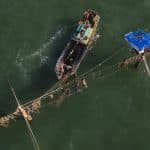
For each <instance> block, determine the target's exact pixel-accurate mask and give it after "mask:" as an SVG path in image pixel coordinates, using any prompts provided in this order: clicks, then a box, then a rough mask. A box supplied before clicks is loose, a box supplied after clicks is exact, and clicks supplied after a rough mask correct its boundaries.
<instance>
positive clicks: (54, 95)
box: [0, 50, 121, 127]
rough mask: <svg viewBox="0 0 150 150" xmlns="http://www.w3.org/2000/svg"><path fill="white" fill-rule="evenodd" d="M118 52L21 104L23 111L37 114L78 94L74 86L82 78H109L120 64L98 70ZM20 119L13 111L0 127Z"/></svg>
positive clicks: (0, 122)
mask: <svg viewBox="0 0 150 150" xmlns="http://www.w3.org/2000/svg"><path fill="white" fill-rule="evenodd" d="M120 52H121V50H119V51H116V52H115V53H113V54H112V55H110V56H109V57H107V58H106V59H105V60H104V61H102V62H100V63H98V64H97V65H95V66H94V67H92V68H91V69H89V70H88V71H87V72H85V73H83V74H81V75H79V76H78V77H76V78H74V79H73V80H70V81H68V82H67V83H65V84H62V81H58V82H56V84H54V85H53V86H52V88H50V89H49V90H48V91H47V92H46V93H45V94H43V95H42V96H40V97H37V98H36V99H33V100H31V101H29V102H27V103H25V104H22V105H21V107H22V108H23V109H24V110H26V111H27V112H28V113H29V114H32V113H38V112H39V110H38V109H39V108H41V107H43V106H44V105H45V104H57V102H59V100H60V99H61V101H63V99H65V97H67V96H71V95H73V94H75V93H78V92H79V91H76V90H75V89H76V85H77V84H78V81H81V80H82V78H88V76H90V75H94V74H95V75H94V76H96V75H97V76H98V77H99V78H98V79H100V78H106V77H109V76H111V75H112V74H114V73H115V72H117V68H119V67H118V64H119V63H120V62H119V63H116V64H114V65H109V66H107V67H105V68H103V69H101V71H99V70H100V68H101V67H102V66H103V65H104V64H105V63H106V62H108V61H109V60H111V59H112V58H113V57H114V56H116V55H117V54H118V53H120ZM112 70H116V71H113V72H112ZM118 70H119V69H118ZM105 71H107V75H106V74H105ZM110 72H112V73H110ZM96 73H97V74H96ZM82 88H85V87H82ZM66 89H67V90H68V89H71V90H70V91H71V93H72V94H71V93H68V94H66ZM57 100H58V101H57ZM33 105H34V107H35V105H36V107H35V108H36V109H34V110H33V109H32V108H33ZM20 117H22V115H21V114H19V113H18V112H17V111H15V112H13V113H11V114H9V115H7V116H4V117H1V118H0V125H1V126H4V127H7V126H8V124H9V122H10V120H15V119H17V118H20Z"/></svg>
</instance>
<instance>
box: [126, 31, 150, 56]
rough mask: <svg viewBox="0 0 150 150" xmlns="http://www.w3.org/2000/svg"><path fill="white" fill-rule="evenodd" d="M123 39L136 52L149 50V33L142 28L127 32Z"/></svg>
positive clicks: (140, 52) (142, 52) (141, 52)
mask: <svg viewBox="0 0 150 150" xmlns="http://www.w3.org/2000/svg"><path fill="white" fill-rule="evenodd" d="M125 40H126V41H127V42H128V43H129V44H130V46H131V47H132V48H133V49H134V50H135V52H136V53H137V54H144V53H145V52H149V51H150V34H149V33H147V32H145V31H144V30H138V31H135V32H129V33H127V34H126V35H125Z"/></svg>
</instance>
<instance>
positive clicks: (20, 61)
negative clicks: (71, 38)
mask: <svg viewBox="0 0 150 150" xmlns="http://www.w3.org/2000/svg"><path fill="white" fill-rule="evenodd" d="M66 29H67V27H66V26H64V27H62V28H60V29H59V30H58V31H56V33H55V34H54V35H52V36H51V37H50V38H49V39H48V40H47V41H46V42H45V43H44V44H42V45H41V47H40V48H38V49H36V50H35V51H34V52H33V53H31V54H29V55H24V54H23V53H24V51H25V49H19V51H18V53H17V56H16V61H15V64H16V66H17V67H18V68H19V71H20V72H21V74H22V76H23V78H24V79H28V78H29V77H28V74H29V72H30V71H31V70H34V69H35V68H38V67H40V66H41V65H43V64H44V63H46V62H47V60H48V56H47V54H46V53H47V52H49V48H50V46H51V45H52V44H53V43H54V42H55V41H56V40H58V39H59V38H62V37H63V35H64V34H65V32H66Z"/></svg>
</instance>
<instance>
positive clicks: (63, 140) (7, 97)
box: [0, 0, 150, 150]
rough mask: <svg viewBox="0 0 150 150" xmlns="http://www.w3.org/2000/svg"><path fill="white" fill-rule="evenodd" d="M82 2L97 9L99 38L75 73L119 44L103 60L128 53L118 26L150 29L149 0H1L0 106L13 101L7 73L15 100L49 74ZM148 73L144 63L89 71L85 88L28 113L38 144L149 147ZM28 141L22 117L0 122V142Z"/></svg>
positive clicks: (24, 146) (31, 93)
mask: <svg viewBox="0 0 150 150" xmlns="http://www.w3.org/2000/svg"><path fill="white" fill-rule="evenodd" d="M88 8H92V9H94V10H97V11H98V12H99V13H100V14H101V24H100V28H99V31H98V33H99V34H100V38H99V39H98V40H97V42H96V45H94V47H93V49H92V51H91V52H90V54H88V56H87V57H86V59H85V60H84V61H83V63H82V65H81V67H80V71H79V72H80V73H83V72H84V71H85V70H88V68H90V67H92V66H93V65H95V64H97V63H98V62H100V61H103V60H104V59H105V58H107V57H108V56H110V55H111V54H112V53H114V52H115V51H118V50H119V49H120V50H122V51H121V52H120V53H119V54H118V55H117V56H116V57H114V58H113V59H112V60H111V61H110V62H109V63H108V65H109V64H115V63H116V62H118V61H119V60H121V59H122V58H124V57H125V56H128V55H130V53H129V52H128V49H129V46H128V45H127V43H126V42H125V41H124V39H123V36H124V34H125V33H127V32H130V31H133V30H136V29H138V28H144V29H145V30H147V31H149V32H150V26H149V25H150V19H149V18H150V13H149V9H150V1H149V0H143V1H141V0H126V1H123V0H122V1H121V0H114V1H112V0H105V1H102V0H92V1H90V0H70V1H69V0H68V1H67V0H63V1H58V0H45V1H42V0H24V1H23V0H15V1H14V0H9V1H8V0H0V52H1V53H0V113H1V114H5V113H6V114H7V113H9V112H11V111H13V110H14V109H15V107H16V102H15V100H14V98H13V96H12V94H11V92H10V90H9V86H8V83H7V80H8V79H9V80H10V81H11V82H12V84H13V86H14V87H15V90H16V93H17V95H18V97H19V98H20V101H21V103H24V102H25V101H28V100H30V99H32V98H34V97H36V96H39V95H40V94H42V93H43V92H44V91H46V90H47V89H48V88H49V87H50V86H51V85H52V84H54V83H55V82H56V77H55V73H54V65H55V63H56V60H57V58H58V56H59V54H60V53H61V51H62V49H63V47H64V46H65V44H66V43H67V41H68V40H69V37H70V35H71V33H72V30H73V29H74V25H76V23H77V21H78V19H79V18H80V17H81V14H82V13H83V12H84V10H86V9H88ZM148 61H149V60H148ZM149 62H150V61H149ZM105 67H107V65H105V66H104V68H105ZM111 72H112V71H109V72H108V73H111ZM149 80H150V79H149V77H148V76H147V74H146V71H145V69H144V66H143V65H141V66H140V67H139V69H138V70H132V69H129V70H120V71H119V72H118V73H116V74H114V75H112V76H109V77H108V78H103V79H101V78H99V79H94V78H92V77H91V78H89V80H88V82H89V89H88V90H86V91H85V92H83V93H80V94H78V95H74V96H72V97H69V98H67V99H66V101H65V102H64V103H63V104H62V105H61V106H60V107H57V108H55V107H51V106H50V107H46V108H44V109H42V110H41V113H40V114H39V115H36V116H35V117H34V120H33V121H32V122H31V125H32V128H33V130H34V132H35V134H36V136H37V139H38V141H39V145H40V147H41V149H42V150H91V149H92V150H149V149H150V143H149V139H150V138H149V137H150V93H149V89H150V84H149V83H150V82H149ZM32 149H33V146H32V142H31V140H30V138H29V136H28V133H27V130H26V127H25V123H24V122H23V121H18V122H16V123H12V124H11V126H10V127H9V128H8V129H3V128H1V129H0V150H32Z"/></svg>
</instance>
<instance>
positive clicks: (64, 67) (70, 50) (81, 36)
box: [55, 10, 100, 80]
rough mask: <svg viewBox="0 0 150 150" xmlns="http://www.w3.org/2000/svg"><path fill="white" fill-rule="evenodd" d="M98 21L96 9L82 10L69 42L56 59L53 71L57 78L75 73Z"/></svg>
mask: <svg viewBox="0 0 150 150" xmlns="http://www.w3.org/2000/svg"><path fill="white" fill-rule="evenodd" d="M99 21H100V16H99V14H98V13H97V12H96V11H94V10H87V11H85V12H84V14H83V17H82V18H81V19H80V21H79V23H78V26H77V28H76V30H75V31H74V33H73V35H72V37H71V40H70V42H69V43H68V44H67V45H66V47H65V48H64V50H63V52H62V54H61V55H60V57H59V58H58V60H57V63H56V66H55V72H56V76H57V78H58V80H61V79H68V78H69V77H70V76H72V75H74V74H75V73H76V71H77V69H78V67H79V65H80V63H81V61H82V59H83V58H84V56H85V54H86V53H87V51H88V48H89V46H90V45H91V44H92V41H93V39H94V35H95V32H96V29H97V25H98V23H99Z"/></svg>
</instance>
